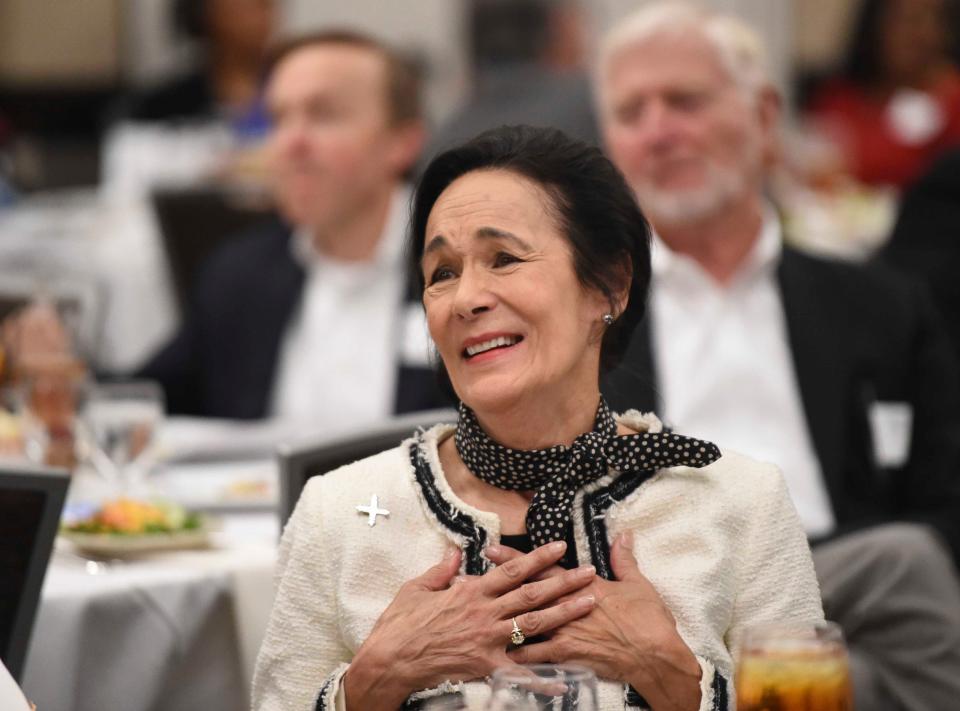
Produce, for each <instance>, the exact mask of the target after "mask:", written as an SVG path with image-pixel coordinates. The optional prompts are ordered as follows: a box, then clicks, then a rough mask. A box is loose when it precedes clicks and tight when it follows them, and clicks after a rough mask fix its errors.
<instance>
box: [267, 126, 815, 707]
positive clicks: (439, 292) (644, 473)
mask: <svg viewBox="0 0 960 711" xmlns="http://www.w3.org/2000/svg"><path fill="white" fill-rule="evenodd" d="M648 237H649V234H648V229H647V226H646V222H645V221H644V219H643V216H642V215H641V214H640V212H639V210H638V209H637V206H636V204H635V202H634V200H633V198H632V196H631V194H630V192H629V190H628V189H627V187H626V185H625V184H624V182H623V180H622V178H621V177H620V175H619V174H618V173H617V172H616V170H615V169H614V168H613V167H612V166H611V164H610V163H609V162H608V161H607V160H606V159H605V158H604V157H603V156H602V155H601V154H600V152H599V151H598V150H596V149H594V148H588V147H587V146H585V145H583V144H580V143H577V142H574V141H572V140H570V139H568V138H566V137H565V136H564V135H563V134H562V133H560V132H557V131H553V130H547V129H542V130H538V129H530V128H506V127H505V128H502V129H497V130H495V131H491V132H488V133H485V134H483V135H481V136H479V137H478V138H476V139H474V140H473V141H471V142H469V143H467V144H465V145H463V146H461V147H459V148H455V149H453V150H451V151H448V152H446V153H444V154H442V155H440V156H438V157H437V158H436V159H435V160H434V161H433V162H432V163H431V164H430V166H429V167H428V168H427V170H426V173H425V174H424V177H423V179H422V182H421V184H420V186H419V189H418V191H417V194H416V198H415V203H414V213H413V229H412V238H411V239H412V242H411V251H412V253H413V257H414V259H415V261H416V264H417V268H418V270H419V271H420V273H421V274H422V276H423V303H424V307H425V308H426V312H427V319H428V323H429V328H430V333H431V335H432V337H433V340H434V342H435V343H436V346H437V349H438V351H439V354H440V357H441V359H442V363H443V367H444V369H445V373H446V375H447V376H448V377H449V380H450V383H451V384H452V386H453V389H454V391H455V392H456V394H457V396H458V397H459V399H460V402H461V405H460V417H459V421H458V423H457V425H456V426H448V425H438V426H436V427H434V428H432V429H430V430H427V431H426V432H422V433H420V434H418V435H416V436H414V437H413V438H412V439H410V440H407V441H406V442H403V443H402V444H401V445H400V446H399V447H397V448H396V449H393V450H390V451H387V452H383V453H382V454H379V455H377V456H375V457H371V458H369V459H366V460H363V461H360V462H356V463H354V464H351V465H349V466H346V467H344V468H342V469H339V470H337V471H335V472H332V473H330V474H327V475H325V476H323V477H318V478H316V479H314V480H313V481H311V482H310V484H309V485H308V486H307V488H306V490H305V491H304V493H303V496H302V497H301V499H300V502H299V504H298V506H297V509H296V511H295V512H294V514H293V517H292V518H291V521H290V523H289V524H288V526H287V528H286V530H285V532H284V536H283V541H282V545H281V557H280V560H281V562H280V571H281V572H280V576H279V582H278V588H277V598H276V603H275V606H274V609H273V613H272V617H271V620H270V625H269V629H268V631H267V636H266V640H265V642H264V644H263V647H262V649H261V652H260V658H259V661H258V664H257V671H256V676H255V679H254V704H255V706H256V707H257V708H259V709H314V708H316V709H334V708H336V709H349V710H350V711H355V710H364V711H366V710H372V709H396V708H398V707H399V706H400V705H402V704H403V703H404V701H405V700H407V699H408V698H409V697H411V696H415V697H416V696H425V695H430V694H435V693H437V690H438V689H439V690H441V691H451V690H457V691H459V692H461V693H463V694H464V695H465V696H466V697H467V698H468V699H472V698H481V697H482V696H483V693H484V690H485V688H484V686H483V684H482V683H481V682H482V681H483V679H484V678H485V677H486V676H487V675H489V674H490V673H491V672H492V671H493V670H494V669H495V668H497V667H501V666H508V665H511V664H516V663H525V662H538V661H550V662H577V663H579V664H582V665H586V666H588V667H590V668H591V669H593V670H594V671H595V672H596V674H597V676H598V677H599V678H600V679H601V680H602V681H601V683H600V689H599V691H600V703H601V708H603V709H624V708H646V707H650V708H652V709H655V710H656V711H662V710H673V709H677V710H680V709H686V710H690V711H693V710H694V709H727V708H728V707H729V704H730V703H731V701H730V694H731V692H732V687H731V685H730V680H731V678H732V672H733V663H732V659H731V653H730V649H731V646H732V645H733V644H735V643H736V641H737V639H738V635H739V634H740V633H741V631H742V630H743V629H744V627H745V626H746V625H749V624H751V623H755V622H760V621H764V620H781V621H796V622H800V623H814V622H816V621H819V620H820V619H822V611H821V608H820V601H819V595H818V590H817V585H816V581H815V578H814V573H813V567H812V564H811V561H810V555H809V551H808V548H807V544H806V539H805V537H804V534H803V532H802V530H801V528H800V524H799V523H798V520H797V516H796V513H795V512H794V510H793V507H792V505H791V503H790V501H789V499H788V497H787V494H786V490H785V487H784V483H783V481H782V479H781V477H780V475H779V473H778V472H777V470H776V469H775V468H774V467H772V466H769V465H762V464H758V463H756V462H753V461H751V460H749V459H746V458H745V457H742V456H740V455H737V454H734V453H731V452H721V451H720V450H718V449H717V447H715V446H714V445H713V444H710V443H708V442H702V441H699V440H696V439H692V438H689V437H684V436H681V435H678V434H672V433H668V432H664V431H663V429H662V428H661V426H660V423H659V421H658V420H657V419H656V418H655V417H654V416H652V415H641V414H640V413H638V412H636V411H631V412H627V413H625V414H623V415H619V416H617V415H614V414H613V413H611V412H610V410H609V409H608V408H607V406H606V404H605V403H604V401H603V399H602V398H601V396H600V391H599V378H600V373H601V371H602V370H603V369H605V368H609V367H612V366H613V365H615V364H616V362H617V360H618V359H619V357H620V356H621V354H622V353H623V351H624V349H625V347H626V344H627V342H628V340H629V338H630V333H631V331H632V330H633V328H634V326H635V325H636V324H637V322H638V321H639V320H640V319H641V317H642V315H643V310H644V295H645V292H646V290H647V285H648V281H649V275H650V255H649V246H648ZM374 496H376V497H377V498H376V499H375V500H374V504H373V509H374V510H373V511H372V512H370V510H369V507H365V508H366V509H367V511H368V512H367V513H360V512H358V510H357V507H358V505H360V504H363V505H365V504H368V503H369V502H371V499H372V497H374ZM387 512H389V513H387ZM640 697H642V699H641V698H640ZM644 700H645V701H646V704H644Z"/></svg>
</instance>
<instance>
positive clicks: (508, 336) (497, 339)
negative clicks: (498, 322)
mask: <svg viewBox="0 0 960 711" xmlns="http://www.w3.org/2000/svg"><path fill="white" fill-rule="evenodd" d="M522 342H523V336H521V335H519V334H516V333H484V334H481V335H479V336H475V337H474V338H468V339H467V340H466V341H464V345H463V350H462V351H461V355H462V356H463V358H464V359H466V360H467V362H469V363H472V364H476V363H487V362H489V361H491V360H494V359H496V358H499V357H500V356H502V355H505V354H507V353H512V352H515V351H516V350H517V348H518V347H519V346H520V344H521V343H522Z"/></svg>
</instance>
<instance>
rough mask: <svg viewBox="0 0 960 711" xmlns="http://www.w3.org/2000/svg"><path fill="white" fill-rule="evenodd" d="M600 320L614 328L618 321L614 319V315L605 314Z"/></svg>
mask: <svg viewBox="0 0 960 711" xmlns="http://www.w3.org/2000/svg"><path fill="white" fill-rule="evenodd" d="M600 320H601V321H603V322H604V323H605V324H607V325H608V326H612V325H613V322H614V321H616V319H615V318H614V317H613V314H604V315H603V316H601V317H600Z"/></svg>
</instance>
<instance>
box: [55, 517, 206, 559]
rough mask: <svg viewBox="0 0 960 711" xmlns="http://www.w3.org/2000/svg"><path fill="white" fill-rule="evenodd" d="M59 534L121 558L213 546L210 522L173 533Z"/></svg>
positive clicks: (84, 549) (98, 552)
mask: <svg viewBox="0 0 960 711" xmlns="http://www.w3.org/2000/svg"><path fill="white" fill-rule="evenodd" d="M60 536H61V537H62V538H64V539H65V540H67V541H69V542H70V543H72V544H73V545H74V546H75V547H76V548H77V550H79V551H80V552H81V553H85V554H87V555H93V556H99V557H108V558H118V557H123V556H133V555H140V554H142V553H156V552H160V551H179V550H190V549H194V548H208V547H209V546H210V525H209V522H204V523H203V524H201V526H200V528H195V529H190V530H186V531H176V532H174V533H140V534H120V533H81V532H78V531H61V532H60Z"/></svg>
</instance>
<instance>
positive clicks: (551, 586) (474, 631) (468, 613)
mask: <svg viewBox="0 0 960 711" xmlns="http://www.w3.org/2000/svg"><path fill="white" fill-rule="evenodd" d="M565 550H566V544H564V543H562V542H561V543H554V544H550V545H546V546H543V547H541V548H538V549H537V550H535V551H533V552H531V553H528V554H526V555H519V554H518V556H517V557H516V558H515V559H514V560H511V561H510V562H508V563H506V564H504V565H502V566H498V567H497V568H494V569H493V570H491V571H490V572H488V573H486V574H485V575H482V576H477V577H457V572H458V570H459V567H460V551H459V550H453V551H452V554H451V555H449V556H448V557H446V558H445V559H444V560H443V561H441V562H440V563H439V564H437V565H435V566H434V567H432V568H430V569H429V570H428V571H427V572H426V573H424V574H423V575H421V576H419V577H417V578H414V579H413V580H410V581H408V582H407V583H405V584H404V585H403V587H401V588H400V591H399V592H398V593H397V596H396V597H395V598H394V599H393V601H392V602H391V603H390V605H389V606H388V607H387V609H386V610H384V612H383V614H382V615H381V616H380V618H379V619H378V620H377V623H376V624H375V625H374V628H373V630H372V631H371V632H370V635H369V636H368V637H367V639H366V640H365V641H364V643H363V644H362V645H361V647H360V649H359V650H357V653H356V655H355V656H354V659H353V661H352V663H351V665H350V669H349V670H348V671H347V674H346V677H345V679H344V684H345V693H346V700H347V707H348V709H350V710H351V711H353V710H354V709H364V710H365V711H366V710H373V709H380V708H383V709H396V708H397V707H398V706H399V705H400V704H401V703H402V702H403V701H404V700H405V699H406V698H407V696H409V694H411V693H413V692H415V691H419V690H421V689H427V688H432V687H435V686H437V685H438V684H441V683H443V682H445V681H452V682H457V681H470V680H474V679H479V678H483V677H485V676H487V675H489V674H490V673H491V672H492V671H493V670H494V669H496V668H498V667H503V666H511V665H512V664H513V662H512V661H511V659H510V657H508V656H507V647H508V645H509V644H510V640H511V633H512V632H513V619H516V622H517V625H518V626H519V627H520V629H521V630H523V632H524V634H526V635H528V636H533V635H539V634H544V633H548V632H550V631H552V630H555V629H557V628H558V627H560V626H562V625H565V624H568V623H570V622H571V621H573V620H575V619H577V618H578V617H582V616H583V615H586V614H588V613H589V612H590V611H591V610H592V609H593V605H594V598H593V596H592V595H589V594H581V593H579V591H580V590H583V589H584V588H586V587H588V586H590V585H591V583H593V582H594V581H595V579H596V574H595V572H594V570H593V567H592V566H585V567H582V568H578V569H576V570H570V571H563V572H562V573H559V574H554V575H549V576H547V577H545V578H544V579H542V580H539V581H534V582H528V581H530V580H531V579H532V578H534V577H536V576H537V575H539V574H540V573H541V572H543V571H545V570H548V569H551V567H552V566H554V565H555V564H556V562H557V561H558V560H559V559H560V558H561V557H562V556H563V554H564V552H565Z"/></svg>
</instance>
